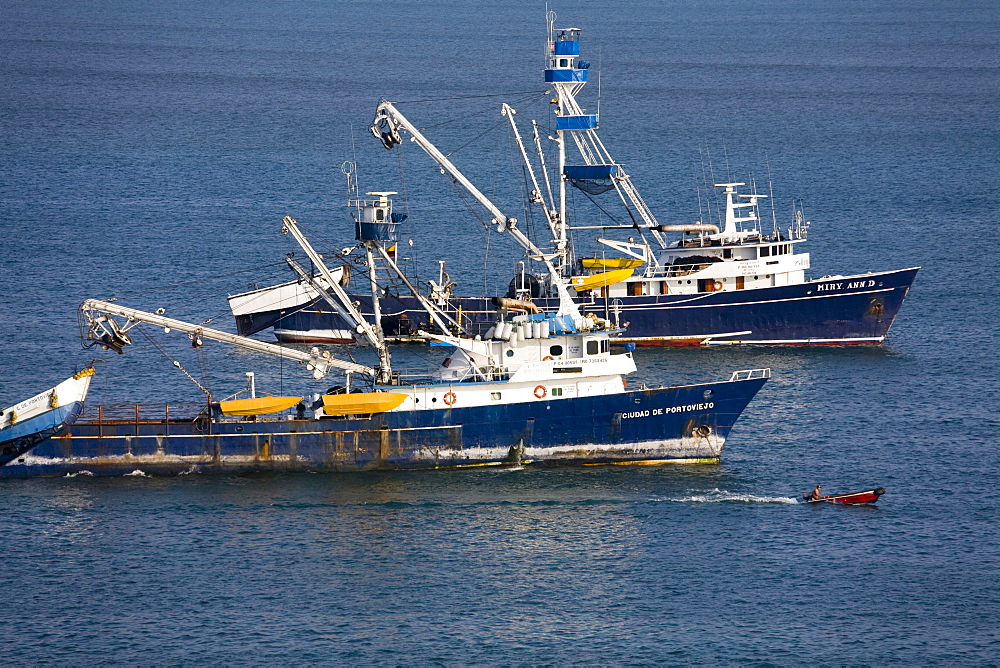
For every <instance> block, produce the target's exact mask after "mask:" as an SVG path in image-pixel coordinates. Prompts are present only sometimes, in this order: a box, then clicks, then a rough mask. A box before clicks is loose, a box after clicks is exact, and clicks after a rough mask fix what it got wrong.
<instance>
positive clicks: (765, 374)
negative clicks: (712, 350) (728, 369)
mask: <svg viewBox="0 0 1000 668" xmlns="http://www.w3.org/2000/svg"><path fill="white" fill-rule="evenodd" d="M770 377H771V370H770V369H746V370H743V371H734V372H733V375H732V377H730V379H729V381H730V382H732V381H734V380H750V379H751V378H770Z"/></svg>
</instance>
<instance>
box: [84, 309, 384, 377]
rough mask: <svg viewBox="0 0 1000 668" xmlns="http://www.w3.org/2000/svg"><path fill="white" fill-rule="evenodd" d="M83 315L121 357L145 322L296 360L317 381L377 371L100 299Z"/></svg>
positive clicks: (92, 335)
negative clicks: (332, 373)
mask: <svg viewBox="0 0 1000 668" xmlns="http://www.w3.org/2000/svg"><path fill="white" fill-rule="evenodd" d="M80 312H81V314H83V317H84V318H85V319H86V322H87V326H88V331H87V338H88V339H90V340H92V341H96V342H97V343H98V344H100V345H102V346H104V347H105V348H108V349H110V350H114V351H115V352H117V353H119V354H121V352H122V350H121V349H122V347H123V346H125V345H127V344H129V343H131V342H132V340H131V338H129V336H128V333H127V332H128V330H129V329H131V328H132V327H134V326H135V325H137V324H138V323H140V322H146V323H149V324H151V325H156V326H158V327H163V328H165V329H175V330H177V331H178V332H185V333H187V334H189V335H190V336H191V337H193V338H192V341H195V342H196V341H197V339H199V338H206V339H211V340H213V341H219V342H221V343H228V344H230V345H234V346H238V347H240V348H245V349H246V350H253V351H255V352H259V353H264V354H266V355H274V356H275V357H283V358H286V359H293V360H295V361H297V362H300V363H301V364H304V365H305V367H306V368H307V369H309V370H310V371H312V374H313V378H315V379H316V380H319V379H320V378H322V377H323V376H325V375H326V374H327V372H328V370H329V369H331V368H334V369H341V370H343V371H350V372H352V373H361V374H364V375H367V376H372V377H374V375H375V370H374V369H372V368H371V367H367V366H364V365H361V364H355V363H354V362H345V361H343V360H339V359H336V358H335V357H332V356H331V355H330V353H329V351H323V352H320V351H319V349H317V348H313V349H312V350H310V351H309V352H308V353H307V352H303V351H301V350H296V349H294V348H285V347H283V346H279V345H276V344H273V343H267V342H266V341H258V340H256V339H250V338H247V337H245V336H238V335H236V334H230V333H229V332H222V331H219V330H217V329H210V328H208V327H203V326H201V325H193V324H191V323H189V322H184V321H183V320H175V319H174V318H167V317H166V316H163V315H161V314H160V313H148V312H146V311H140V310H138V309H133V308H128V307H126V306H120V305H118V304H114V303H111V302H104V301H99V300H97V299H88V300H86V301H84V302H83V303H82V304H80ZM161 312H162V309H161ZM113 316H118V317H121V318H125V322H124V323H120V322H118V321H117V320H115V318H114V317H113Z"/></svg>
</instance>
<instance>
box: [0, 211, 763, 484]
mask: <svg viewBox="0 0 1000 668" xmlns="http://www.w3.org/2000/svg"><path fill="white" fill-rule="evenodd" d="M389 194H390V193H370V194H369V197H368V198H358V199H356V200H353V202H352V204H353V207H354V212H355V215H356V220H357V222H358V225H357V234H358V241H359V242H360V244H361V245H362V247H363V248H364V250H365V254H366V263H365V264H366V266H367V268H368V271H369V278H370V280H371V284H372V289H373V293H378V291H379V288H378V285H377V280H376V275H375V268H376V264H378V266H379V267H380V268H385V267H389V268H390V269H391V270H392V271H394V272H396V273H397V274H398V275H399V276H400V277H402V272H401V271H400V270H399V268H398V266H397V265H396V264H395V263H394V261H393V259H392V257H391V256H390V255H389V254H388V253H387V252H386V251H385V246H386V245H387V244H388V243H389V242H392V241H393V240H394V239H395V236H396V226H397V225H398V223H397V222H394V221H393V216H392V215H391V214H392V202H391V200H390V199H389V197H388V195H389ZM501 220H502V221H506V229H507V231H508V232H509V233H510V234H511V235H512V236H514V237H515V239H517V241H518V242H519V243H521V244H523V245H524V247H525V249H526V252H527V253H528V254H530V255H531V256H533V257H537V258H539V260H540V261H541V262H542V263H543V265H545V266H547V267H548V269H549V271H550V278H551V282H552V285H553V286H554V289H555V290H556V292H557V294H558V300H557V301H558V305H559V306H558V308H557V309H556V310H553V311H551V312H544V311H540V310H539V309H537V308H533V307H527V306H525V305H524V304H520V303H516V302H514V301H510V302H503V303H501V304H500V305H499V306H498V308H497V309H496V310H495V311H494V319H493V325H492V326H491V327H490V329H489V330H488V331H487V332H486V333H485V335H484V336H475V337H469V336H454V335H451V334H448V333H446V332H448V331H450V330H451V329H452V328H453V327H454V326H455V323H454V322H453V321H452V320H451V319H450V318H449V316H448V315H447V314H443V313H441V312H440V311H438V310H436V309H435V308H434V306H433V304H431V303H430V302H429V301H428V300H426V299H424V298H420V297H418V299H420V301H421V302H422V303H423V304H424V306H425V307H426V309H427V311H426V313H427V316H428V318H429V319H430V321H431V322H432V323H433V324H434V326H435V327H436V329H437V332H428V331H423V332H420V334H421V336H423V337H426V338H428V339H433V340H436V341H438V342H440V343H443V344H445V345H447V346H450V349H449V350H450V351H449V352H448V353H447V354H446V355H445V357H444V359H443V360H442V362H441V364H440V365H439V366H437V367H436V368H435V369H432V370H430V371H429V372H426V373H424V374H423V375H422V376H416V375H412V374H404V373H401V372H399V371H396V370H394V369H393V367H392V361H391V355H390V351H389V349H388V347H387V345H386V341H385V335H384V332H383V331H382V330H381V328H380V327H379V326H378V325H373V324H370V323H369V322H368V321H367V320H366V319H365V318H364V316H363V314H362V313H361V312H360V311H359V310H358V309H357V307H356V305H355V304H354V300H353V299H352V298H351V296H350V295H348V294H347V293H346V292H345V290H344V288H343V286H341V285H340V282H339V279H338V277H337V276H336V275H335V274H334V273H333V272H332V271H331V270H330V269H328V268H327V267H326V266H325V264H324V262H323V258H322V257H321V256H320V255H319V254H318V253H316V251H315V250H314V249H313V248H312V246H311V245H310V244H309V242H308V241H307V240H306V238H305V236H304V235H303V234H302V233H301V232H300V230H299V227H298V223H297V221H295V220H294V219H292V218H285V220H284V225H283V231H286V232H288V233H291V234H293V235H294V236H295V238H296V240H297V241H298V242H299V244H300V245H301V246H302V248H303V250H304V251H305V252H306V254H307V255H308V256H309V258H310V260H311V261H312V262H313V263H314V266H316V267H317V268H319V270H320V274H319V276H318V277H312V276H311V275H310V274H309V273H308V272H305V271H303V272H302V273H303V280H304V281H307V282H309V283H310V284H311V285H312V287H313V289H316V290H318V291H320V292H321V293H322V295H323V297H324V299H325V300H327V303H328V305H329V306H330V308H333V309H336V310H337V311H338V312H339V314H340V317H342V318H344V319H345V321H347V322H348V323H349V325H350V328H351V329H353V331H355V332H357V333H358V334H359V335H360V336H362V337H364V338H365V339H366V341H367V342H368V343H369V344H370V345H371V346H372V347H373V348H374V349H375V350H376V352H377V356H378V362H377V364H375V365H374V366H366V365H363V364H359V363H356V362H353V361H344V360H340V359H337V358H335V357H334V356H332V355H331V354H330V353H329V352H327V351H320V350H319V349H318V348H313V349H311V350H309V351H304V350H301V349H298V348H290V347H283V346H280V345H276V344H272V343H267V342H264V341H258V340H255V339H249V338H245V337H242V336H238V335H235V334H230V333H227V332H223V331H218V330H214V329H210V328H208V327H205V326H203V325H196V324H191V323H186V322H183V321H180V320H176V319H173V318H167V317H166V316H164V315H163V314H162V310H161V311H160V312H156V313H149V312H144V311H139V310H137V309H132V308H128V307H125V306H122V305H119V304H117V303H111V302H105V301H98V300H88V301H86V302H84V303H83V304H82V305H81V307H80V309H81V314H82V320H83V322H84V323H85V324H86V341H87V343H88V344H89V345H99V346H101V347H103V348H105V349H107V350H113V351H115V352H119V353H122V352H124V349H125V348H126V347H127V346H128V345H129V344H130V343H131V341H132V337H131V335H130V332H131V330H133V329H134V328H136V327H140V326H142V325H144V324H148V325H152V326H154V327H156V328H162V329H163V331H164V332H165V334H166V333H170V332H173V333H181V334H185V335H187V336H188V337H189V338H190V339H191V342H192V344H193V345H195V346H201V345H204V344H205V342H206V341H218V342H222V343H225V344H230V345H235V346H239V347H241V348H245V349H249V350H252V351H257V352H262V353H267V354H271V355H275V356H277V357H281V358H283V359H291V360H295V361H298V362H300V363H302V364H303V365H305V366H306V368H307V369H308V370H309V371H310V372H311V374H312V377H313V382H319V381H321V380H323V379H324V377H325V376H326V375H327V374H328V373H329V372H331V371H334V370H337V371H340V372H342V373H343V374H344V381H343V383H342V384H340V385H336V386H334V387H331V388H329V389H327V390H325V391H315V390H308V389H306V390H304V391H303V392H302V393H301V395H299V396H288V397H257V396H255V393H254V392H253V390H252V389H251V396H249V397H246V398H236V397H237V396H238V395H233V396H232V397H229V398H227V399H226V400H222V401H216V400H214V399H213V397H212V396H211V393H210V392H208V391H207V390H206V391H205V392H206V395H207V397H206V400H205V401H204V402H201V403H198V402H188V403H187V404H167V405H156V406H150V405H142V404H136V403H133V402H129V403H126V404H121V405H117V406H113V405H104V406H91V407H89V408H88V410H87V412H86V413H85V414H84V415H82V416H81V417H80V419H79V420H77V422H76V423H75V424H73V425H71V426H70V427H69V428H68V429H67V430H66V431H65V432H64V433H62V434H61V435H58V436H56V437H54V438H48V439H46V440H44V441H42V442H41V443H39V444H38V445H37V446H36V447H34V448H33V449H32V450H30V451H28V452H24V453H21V454H20V456H18V457H16V458H15V459H14V460H13V461H11V462H10V463H8V464H7V465H6V466H3V467H2V468H0V476H22V477H23V476H39V475H65V474H78V473H82V472H84V471H87V472H90V473H91V474H94V475H122V474H128V473H131V472H134V471H136V470H141V471H143V472H145V473H147V474H180V473H185V472H192V471H198V472H236V471H264V470H267V471H273V470H308V471H360V470H394V469H422V468H443V467H467V466H491V465H494V466H496V465H524V464H541V465H556V464H568V463H572V464H627V463H659V462H717V461H718V460H719V458H720V456H721V453H722V449H723V445H724V444H725V442H726V440H727V438H728V437H729V435H730V433H731V431H732V429H733V425H734V424H735V422H736V420H737V419H738V418H739V416H740V414H741V413H742V412H743V410H744V409H745V408H746V406H747V404H748V403H749V402H750V400H751V399H752V398H753V397H754V395H756V393H757V392H758V391H759V390H760V388H761V387H762V386H763V384H764V383H765V382H766V380H767V378H768V376H769V375H770V374H769V371H768V370H767V369H755V370H748V371H737V372H734V373H733V374H732V376H731V377H730V378H729V379H727V380H723V381H720V382H713V383H702V384H694V385H670V386H659V387H645V386H643V387H638V388H633V389H628V388H627V387H626V385H627V383H626V378H627V376H628V374H630V373H632V372H633V371H635V369H636V366H635V361H634V359H633V353H632V352H631V351H626V352H624V353H619V354H612V353H611V346H610V343H611V340H612V337H614V336H617V335H619V334H620V333H621V332H620V331H618V330H616V329H615V328H614V326H613V324H612V323H611V322H610V321H607V320H604V319H601V318H598V317H596V316H592V315H591V316H584V315H583V314H582V313H581V312H580V310H579V308H578V307H577V305H576V303H575V302H574V300H573V299H572V298H571V297H570V295H569V290H568V288H567V287H566V284H565V282H564V281H563V280H562V279H561V278H560V277H559V275H558V273H557V272H556V270H555V267H554V266H553V265H552V263H551V262H550V260H549V259H548V254H545V253H542V252H541V251H540V250H539V249H538V248H537V247H536V246H534V244H533V243H532V242H531V241H530V240H528V239H527V238H526V237H524V235H522V234H521V233H520V232H519V230H517V228H516V226H514V225H512V224H511V222H510V220H509V219H506V218H503V217H502V216H501ZM376 258H379V262H376ZM300 269H301V268H300ZM403 280H405V279H403ZM376 322H378V320H376ZM326 384H327V383H326V382H324V385H326ZM202 389H203V390H204V388H202ZM293 407H294V408H293Z"/></svg>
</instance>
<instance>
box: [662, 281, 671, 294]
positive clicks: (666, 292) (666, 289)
mask: <svg viewBox="0 0 1000 668" xmlns="http://www.w3.org/2000/svg"><path fill="white" fill-rule="evenodd" d="M669 292H670V290H669V289H668V288H667V282H666V281H660V294H661V295H665V294H668V293H669Z"/></svg>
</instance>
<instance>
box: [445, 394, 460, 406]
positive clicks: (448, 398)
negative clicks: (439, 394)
mask: <svg viewBox="0 0 1000 668" xmlns="http://www.w3.org/2000/svg"><path fill="white" fill-rule="evenodd" d="M456 400H458V397H456V396H455V393H454V392H448V393H447V394H445V395H444V402H445V403H446V404H448V405H449V406H451V405H452V404H454V403H455V401H456Z"/></svg>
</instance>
